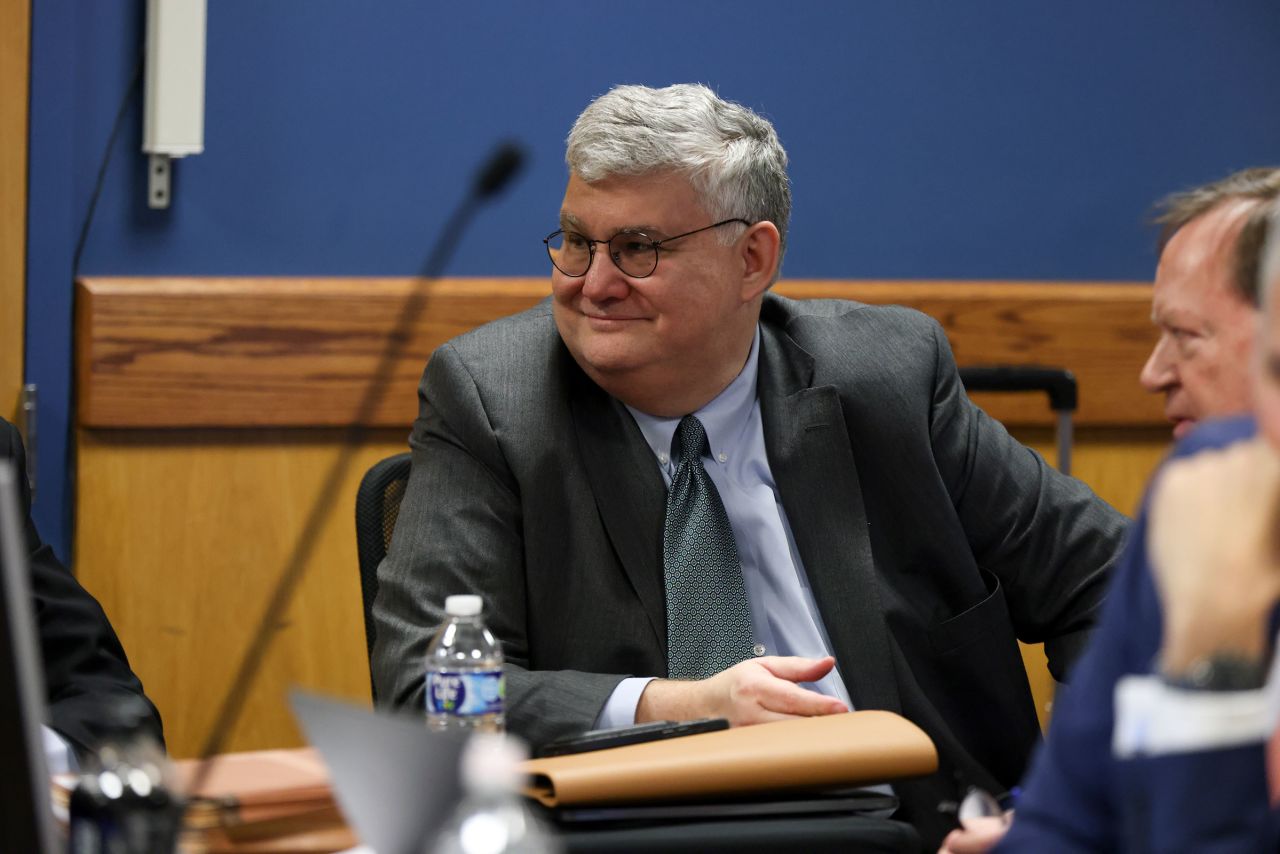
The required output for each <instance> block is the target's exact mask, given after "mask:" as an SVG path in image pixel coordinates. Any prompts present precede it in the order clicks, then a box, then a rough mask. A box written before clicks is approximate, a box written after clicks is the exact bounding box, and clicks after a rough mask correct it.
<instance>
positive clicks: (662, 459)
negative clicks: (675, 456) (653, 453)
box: [658, 454, 667, 466]
mask: <svg viewBox="0 0 1280 854" xmlns="http://www.w3.org/2000/svg"><path fill="white" fill-rule="evenodd" d="M658 462H660V463H662V464H663V465H664V466H665V465H666V464H667V455H666V454H658Z"/></svg>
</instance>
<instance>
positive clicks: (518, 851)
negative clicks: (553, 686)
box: [425, 733, 563, 854]
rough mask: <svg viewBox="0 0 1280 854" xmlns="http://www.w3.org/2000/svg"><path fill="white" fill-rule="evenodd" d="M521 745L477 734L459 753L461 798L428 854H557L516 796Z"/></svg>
mask: <svg viewBox="0 0 1280 854" xmlns="http://www.w3.org/2000/svg"><path fill="white" fill-rule="evenodd" d="M528 758H529V752H528V750H527V748H525V746H524V744H523V743H522V742H520V741H518V740H516V739H512V738H509V737H507V736H503V735H491V734H488V733H480V734H478V735H476V736H474V737H473V738H472V739H471V740H470V741H468V742H467V745H466V747H465V748H464V749H463V752H462V785H463V791H464V792H465V793H466V795H465V797H464V798H463V800H462V803H460V804H459V805H458V809H457V811H456V812H454V814H453V818H452V820H451V821H450V822H449V823H448V824H447V825H446V826H445V829H444V832H443V833H441V835H440V838H439V839H438V840H437V841H436V843H435V845H434V846H428V847H427V848H426V849H425V850H426V851H430V852H432V854H559V852H561V851H562V850H563V848H562V847H561V845H560V844H559V841H558V840H557V839H556V838H555V835H554V834H553V833H552V831H551V830H550V829H549V828H548V827H547V825H546V824H545V823H544V822H543V821H541V820H540V819H539V818H538V817H537V816H536V815H534V813H533V811H532V810H531V809H530V806H529V804H528V803H527V802H526V801H525V800H524V798H523V797H521V795H520V784H521V782H522V781H523V774H522V772H521V770H520V763H521V762H523V761H524V760H525V759H528Z"/></svg>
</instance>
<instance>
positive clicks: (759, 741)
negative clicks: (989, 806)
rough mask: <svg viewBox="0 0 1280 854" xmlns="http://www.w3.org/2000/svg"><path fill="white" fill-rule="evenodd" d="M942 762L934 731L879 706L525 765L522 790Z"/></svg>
mask: <svg viewBox="0 0 1280 854" xmlns="http://www.w3.org/2000/svg"><path fill="white" fill-rule="evenodd" d="M937 768H938V753H937V751H936V750H935V749H934V746H933V742H932V741H931V740H930V739H929V736H927V735H925V734H924V731H923V730H921V729H920V728H919V727H918V726H916V725H915V724H913V723H911V722H910V721H908V720H906V719H905V718H902V717H900V716H898V715H895V714H893V713H892V712H882V711H863V712H850V713H848V714H842V715H828V716H825V717H816V718H798V719H795V720H787V721H778V722H775V723H768V724H759V725H757V726H748V727H736V728H734V729H727V730H720V731H719V732H706V733H699V734H698V735H688V736H684V737H681V738H671V739H666V740H665V741H651V742H648V743H647V744H632V745H627V746H626V747H614V748H611V749H608V750H596V751H593V752H590V753H578V754H575V755H572V756H554V757H550V758H547V759H533V760H530V761H529V762H527V763H526V764H525V770H526V771H527V772H528V774H529V787H528V788H527V789H526V794H528V795H529V796H530V797H534V798H537V799H538V800H539V801H541V802H542V803H544V804H546V805H547V806H549V807H556V806H574V805H587V804H617V803H639V802H644V801H675V800H695V799H697V800H705V799H708V798H720V797H724V796H737V795H757V794H766V793H770V792H784V791H794V790H802V789H829V788H839V787H850V786H860V785H865V784H869V783H883V782H885V781H888V780H896V779H899V778H902V777H917V776H920V775H923V774H931V773H933V772H934V771H936V770H937Z"/></svg>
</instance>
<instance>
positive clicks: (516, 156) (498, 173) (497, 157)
mask: <svg viewBox="0 0 1280 854" xmlns="http://www.w3.org/2000/svg"><path fill="white" fill-rule="evenodd" d="M523 166H524V149H523V148H522V147H521V146H520V144H519V143H517V142H513V141H510V140H508V141H507V142H504V143H502V144H501V145H499V146H498V148H497V149H496V150H495V151H494V152H493V154H492V155H490V157H489V159H488V161H486V162H485V165H484V167H483V168H482V169H480V171H479V172H477V173H476V183H475V187H474V188H473V189H472V192H473V193H475V195H476V196H478V197H480V198H482V199H483V198H487V197H489V196H492V195H495V194H496V193H500V192H502V191H503V190H504V189H505V188H506V186H507V184H508V183H509V182H510V181H511V179H512V178H514V177H515V176H516V175H517V174H519V172H520V169H521V168H522V167H523Z"/></svg>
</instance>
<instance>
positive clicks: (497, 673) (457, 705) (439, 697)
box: [427, 670, 505, 717]
mask: <svg viewBox="0 0 1280 854" xmlns="http://www.w3.org/2000/svg"><path fill="white" fill-rule="evenodd" d="M504 689H505V683H504V680H503V678H502V671H501V670H468V671H464V672H458V671H454V670H439V671H434V672H432V673H428V674H427V713H428V714H433V715H460V716H463V717H470V716H472V715H494V714H501V713H502V697H503V694H504V693H505V690H504Z"/></svg>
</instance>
